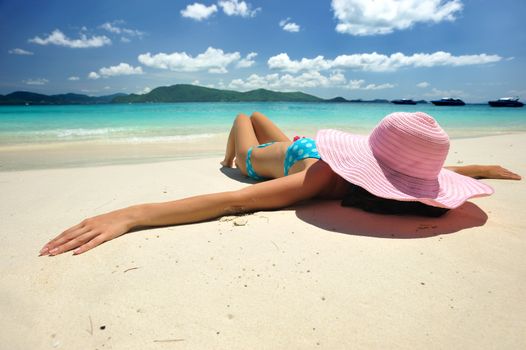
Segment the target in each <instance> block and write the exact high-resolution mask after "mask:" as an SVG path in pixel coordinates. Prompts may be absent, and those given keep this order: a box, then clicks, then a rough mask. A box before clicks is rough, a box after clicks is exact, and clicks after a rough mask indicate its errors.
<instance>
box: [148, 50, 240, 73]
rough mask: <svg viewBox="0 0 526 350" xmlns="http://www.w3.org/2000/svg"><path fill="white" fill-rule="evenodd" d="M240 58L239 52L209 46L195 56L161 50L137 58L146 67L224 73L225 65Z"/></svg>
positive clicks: (225, 70)
mask: <svg viewBox="0 0 526 350" xmlns="http://www.w3.org/2000/svg"><path fill="white" fill-rule="evenodd" d="M249 55H250V54H249ZM247 57H248V56H247ZM240 58H241V55H240V54H239V52H232V53H225V52H223V50H221V49H215V48H213V47H209V48H208V49H206V51H205V52H203V53H201V54H199V55H197V56H195V57H192V56H190V55H188V54H187V53H186V52H174V53H171V54H166V53H162V52H161V53H158V54H156V55H153V56H152V54H150V53H149V52H148V53H145V54H141V55H139V57H138V60H139V62H141V63H142V64H144V65H145V66H148V67H154V68H160V69H169V70H172V71H178V72H196V71H201V70H208V72H210V73H226V72H227V66H228V65H230V64H232V63H235V62H237V61H239V60H240Z"/></svg>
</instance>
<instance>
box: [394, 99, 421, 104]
mask: <svg viewBox="0 0 526 350" xmlns="http://www.w3.org/2000/svg"><path fill="white" fill-rule="evenodd" d="M391 103H394V104H395V105H416V102H415V101H413V100H411V99H408V98H402V99H399V100H392V101H391Z"/></svg>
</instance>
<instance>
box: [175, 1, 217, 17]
mask: <svg viewBox="0 0 526 350" xmlns="http://www.w3.org/2000/svg"><path fill="white" fill-rule="evenodd" d="M215 12H217V6H216V5H210V6H206V5H203V4H200V3H198V2H196V3H193V4H191V5H188V6H186V8H185V9H184V10H181V16H183V17H187V18H191V19H194V20H196V21H202V20H203V19H207V18H208V17H210V16H212V15H213V14H214V13H215Z"/></svg>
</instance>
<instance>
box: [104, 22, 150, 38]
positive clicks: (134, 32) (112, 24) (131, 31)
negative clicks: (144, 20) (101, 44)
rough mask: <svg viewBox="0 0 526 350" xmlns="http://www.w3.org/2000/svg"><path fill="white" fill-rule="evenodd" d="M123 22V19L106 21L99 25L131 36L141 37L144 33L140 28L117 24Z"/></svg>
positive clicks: (111, 31)
mask: <svg viewBox="0 0 526 350" xmlns="http://www.w3.org/2000/svg"><path fill="white" fill-rule="evenodd" d="M123 23H124V21H113V22H106V23H104V24H102V25H101V26H100V27H101V28H102V29H104V30H107V31H108V32H110V33H114V34H122V35H126V36H132V37H133V36H137V37H142V36H143V35H144V32H142V31H140V30H137V29H130V28H124V27H120V26H119V24H123Z"/></svg>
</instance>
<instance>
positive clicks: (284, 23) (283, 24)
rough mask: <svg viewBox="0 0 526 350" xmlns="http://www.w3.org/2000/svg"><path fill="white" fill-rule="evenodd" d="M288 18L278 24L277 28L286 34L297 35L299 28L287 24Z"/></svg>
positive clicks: (292, 23) (295, 25)
mask: <svg viewBox="0 0 526 350" xmlns="http://www.w3.org/2000/svg"><path fill="white" fill-rule="evenodd" d="M289 21H290V18H287V19H284V20H282V21H280V22H279V26H280V27H281V28H283V30H284V31H286V32H291V33H297V32H299V31H300V26H299V25H298V24H296V23H294V22H289Z"/></svg>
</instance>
